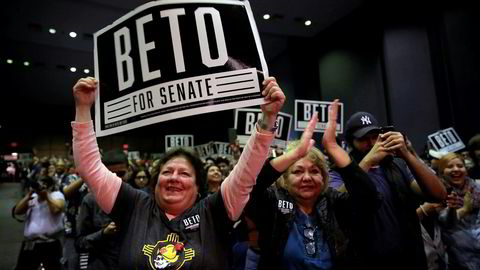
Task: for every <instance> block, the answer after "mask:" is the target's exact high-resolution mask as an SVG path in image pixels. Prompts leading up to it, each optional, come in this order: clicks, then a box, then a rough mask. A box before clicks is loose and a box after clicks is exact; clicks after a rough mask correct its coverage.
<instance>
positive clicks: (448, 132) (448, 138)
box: [428, 127, 465, 152]
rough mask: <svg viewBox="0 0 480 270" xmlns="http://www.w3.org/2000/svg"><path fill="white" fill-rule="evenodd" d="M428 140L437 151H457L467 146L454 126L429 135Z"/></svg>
mask: <svg viewBox="0 0 480 270" xmlns="http://www.w3.org/2000/svg"><path fill="white" fill-rule="evenodd" d="M428 141H429V142H430V143H431V145H432V146H433V148H435V150H436V151H444V152H455V151H458V150H460V149H463V148H465V144H464V143H463V142H462V139H460V137H459V136H458V134H457V132H455V130H454V129H453V127H450V128H447V129H443V130H439V131H437V132H435V133H433V134H430V135H428Z"/></svg>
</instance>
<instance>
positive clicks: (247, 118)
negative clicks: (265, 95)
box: [235, 109, 292, 150]
mask: <svg viewBox="0 0 480 270" xmlns="http://www.w3.org/2000/svg"><path fill="white" fill-rule="evenodd" d="M261 115H262V111H261V110H260V109H237V110H235V129H236V130H237V139H238V142H239V144H240V145H241V146H244V145H245V144H246V143H247V140H248V138H249V137H250V135H251V134H252V132H253V130H254V129H255V125H256V123H257V121H258V119H260V118H261ZM277 123H278V128H277V130H276V131H275V139H274V140H273V142H272V145H275V146H276V147H277V148H279V149H283V150H284V149H285V148H286V147H287V143H288V136H289V135H290V127H291V123H292V115H291V114H287V113H283V112H279V113H278V114H277Z"/></svg>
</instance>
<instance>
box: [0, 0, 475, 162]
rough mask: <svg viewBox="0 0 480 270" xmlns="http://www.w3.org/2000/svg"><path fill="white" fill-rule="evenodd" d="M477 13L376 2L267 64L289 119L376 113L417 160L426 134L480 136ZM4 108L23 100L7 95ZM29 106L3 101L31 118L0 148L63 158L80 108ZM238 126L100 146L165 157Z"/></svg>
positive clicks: (167, 126) (152, 129) (198, 122)
mask: <svg viewBox="0 0 480 270" xmlns="http://www.w3.org/2000/svg"><path fill="white" fill-rule="evenodd" d="M475 12H476V9H475V8H474V6H473V3H467V2H462V1H460V2H456V3H448V4H447V3H437V4H436V5H435V6H433V5H429V4H418V3H413V2H410V1H402V2H400V1H398V2H397V1H394V2H389V7H386V6H384V5H383V4H382V3H377V2H376V1H373V2H368V3H367V4H365V5H364V6H363V7H361V8H359V9H357V10H356V11H354V12H353V13H352V14H351V15H349V16H347V17H346V18H344V19H342V20H341V21H339V22H338V23H336V24H335V25H333V26H332V27H330V28H328V29H326V30H325V31H323V32H322V33H321V34H320V35H318V36H317V37H315V38H291V39H289V40H288V41H287V42H286V44H281V46H286V48H287V49H286V50H285V51H284V52H283V53H281V54H279V55H278V56H277V57H276V58H274V59H272V60H271V61H270V62H269V63H268V64H269V69H270V74H271V75H274V76H276V77H277V79H278V81H279V83H280V84H281V86H282V88H283V89H284V91H285V92H286V95H287V102H286V105H285V107H284V109H283V111H284V112H286V113H290V114H293V113H294V100H295V99H312V100H333V99H334V98H340V100H341V101H342V102H344V103H345V115H346V117H348V116H350V115H351V114H352V113H354V112H355V111H359V110H363V111H369V112H371V113H372V114H374V115H376V116H377V118H378V120H379V121H380V122H381V123H382V124H393V125H395V126H396V128H397V129H398V130H400V131H403V132H405V133H406V134H408V136H409V138H410V139H411V140H412V142H413V143H414V146H415V147H416V149H417V151H422V150H423V148H424V146H425V143H426V139H427V135H428V134H430V133H433V132H435V131H437V130H439V129H443V128H447V127H451V126H453V127H454V128H455V129H456V130H457V132H458V133H459V135H460V136H461V138H462V139H463V141H464V142H467V141H468V139H469V138H470V137H471V136H473V135H474V134H476V133H480V125H479V123H480V121H479V120H478V119H477V118H478V115H479V114H478V107H479V104H478V103H479V100H480V91H479V89H480V76H479V75H480V64H479V63H480V31H479V30H478V29H479V26H480V16H478V14H476V13H475ZM75 80H76V78H72V85H73V83H74V82H75ZM39 91H41V89H39ZM59 91H70V89H59ZM40 96H41V95H40ZM4 97H5V96H4ZM5 98H7V99H8V98H22V97H20V96H18V95H15V94H12V93H10V94H7V95H6V97H5ZM44 98H48V97H44ZM29 102H34V101H26V103H25V107H24V108H21V109H19V108H9V107H8V106H9V104H8V100H5V99H4V100H3V101H2V103H1V104H2V106H4V107H6V108H7V109H8V110H7V111H9V112H11V113H17V114H22V115H24V117H23V118H21V119H23V120H22V121H18V122H16V123H8V126H9V128H8V130H7V129H2V132H1V133H0V137H1V138H0V139H1V140H2V141H16V142H17V143H18V146H17V149H16V151H17V152H22V150H25V151H28V150H31V149H32V148H35V149H36V150H37V153H38V154H39V155H44V154H57V155H63V153H65V152H66V148H68V145H67V146H66V145H65V144H66V143H70V142H71V129H70V121H71V120H73V117H74V111H73V99H72V104H68V105H65V106H53V105H52V106H45V108H44V109H43V110H41V111H36V112H28V107H29ZM233 117H234V112H233V111H223V112H217V113H210V114H206V115H200V116H193V117H188V118H185V119H178V120H174V121H170V122H168V123H162V124H156V125H152V126H148V127H143V128H139V129H137V130H132V131H127V132H124V133H121V134H118V135H112V136H108V137H105V138H101V139H99V143H100V145H101V146H102V147H103V148H104V149H111V148H115V147H121V145H122V144H124V143H128V144H129V146H130V147H129V149H130V150H139V151H142V152H143V151H148V152H162V151H163V149H164V136H165V135H168V134H194V135H195V143H196V144H200V143H206V142H208V141H210V140H218V141H228V128H230V127H233ZM299 136H300V134H299V133H298V132H292V134H291V135H290V137H291V138H292V139H293V138H298V137H299ZM320 136H321V134H317V135H316V138H317V141H320V140H319V139H320ZM7 148H9V147H8V146H7ZM19 148H21V149H19ZM12 149H13V148H12ZM12 149H1V150H2V152H9V151H10V150H12Z"/></svg>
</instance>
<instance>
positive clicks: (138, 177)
mask: <svg viewBox="0 0 480 270" xmlns="http://www.w3.org/2000/svg"><path fill="white" fill-rule="evenodd" d="M135 178H136V179H147V177H146V176H144V175H143V176H136V177H135Z"/></svg>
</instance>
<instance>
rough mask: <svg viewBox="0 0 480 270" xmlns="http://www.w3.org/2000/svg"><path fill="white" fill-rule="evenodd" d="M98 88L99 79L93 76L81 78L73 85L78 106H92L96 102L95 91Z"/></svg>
mask: <svg viewBox="0 0 480 270" xmlns="http://www.w3.org/2000/svg"><path fill="white" fill-rule="evenodd" d="M96 90H97V80H96V79H95V78H93V77H87V78H81V79H79V80H78V81H77V83H76V84H75V86H73V97H74V98H75V106H76V107H79V106H81V107H88V108H90V107H91V106H92V104H93V103H94V102H95V93H96Z"/></svg>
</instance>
